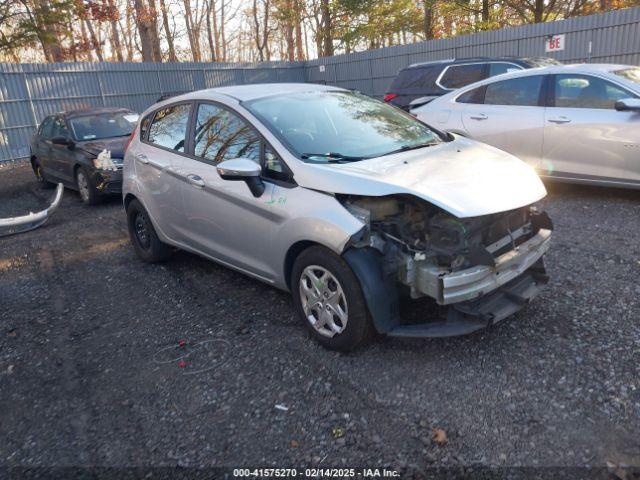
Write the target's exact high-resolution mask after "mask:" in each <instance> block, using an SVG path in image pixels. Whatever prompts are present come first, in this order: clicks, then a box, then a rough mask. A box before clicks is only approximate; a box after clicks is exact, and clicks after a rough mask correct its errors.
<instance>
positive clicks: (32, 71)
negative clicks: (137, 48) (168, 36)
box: [0, 8, 640, 162]
mask: <svg viewBox="0 0 640 480" xmlns="http://www.w3.org/2000/svg"><path fill="white" fill-rule="evenodd" d="M555 34H565V35H566V37H565V50H564V51H560V52H553V53H548V54H546V53H545V48H544V45H545V38H547V37H548V36H550V35H555ZM544 55H547V56H551V57H555V58H557V59H558V60H561V61H563V62H586V61H590V62H603V63H625V64H631V65H638V64H640V8H629V9H626V10H617V11H613V12H609V13H604V14H598V15H591V16H587V17H580V18H575V19H570V20H563V21H558V22H550V23H542V24H536V25H525V26H522V27H514V28H508V29H503V30H496V31H491V32H483V33H478V34H474V35H465V36H460V37H455V38H450V39H444V40H432V41H429V42H420V43H415V44H411V45H403V46H398V47H390V48H383V49H379V50H370V51H366V52H360V53H353V54H349V55H337V56H334V57H329V58H321V59H318V60H312V61H308V62H269V63H262V64H223V63H176V64H166V63H165V64H146V63H121V64H118V63H101V64H98V63H63V64H47V65H40V64H18V65H16V64H1V63H0V162H2V161H8V160H13V159H18V158H24V157H27V156H28V155H29V137H30V136H31V134H32V133H33V131H34V128H35V126H36V125H37V124H38V123H39V122H40V121H41V120H42V118H43V117H44V116H45V115H47V114H49V113H52V112H56V111H59V110H64V109H70V108H78V107H81V106H103V105H105V106H122V107H128V108H131V109H133V110H136V111H142V110H144V109H145V108H147V107H148V106H149V105H150V104H152V103H153V102H154V101H156V100H157V99H158V97H160V96H161V95H164V94H174V93H182V92H186V91H191V90H198V89H202V88H209V87H216V86H222V85H236V84H242V83H267V82H305V81H306V82H314V83H325V84H330V85H338V86H341V87H345V88H350V89H356V90H359V91H361V92H363V93H366V94H368V95H372V96H376V97H380V96H382V95H383V94H384V92H385V90H386V88H387V86H388V85H389V83H390V82H391V80H392V79H393V77H394V76H395V74H396V73H397V71H398V70H399V69H400V68H402V67H405V66H407V65H409V64H411V63H416V62H424V61H429V60H441V59H447V58H466V57H474V56H520V57H531V56H544Z"/></svg>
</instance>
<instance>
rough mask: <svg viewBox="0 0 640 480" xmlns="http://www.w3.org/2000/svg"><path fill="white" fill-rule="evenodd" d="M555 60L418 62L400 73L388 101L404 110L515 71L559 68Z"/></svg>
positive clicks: (495, 59) (392, 86)
mask: <svg viewBox="0 0 640 480" xmlns="http://www.w3.org/2000/svg"><path fill="white" fill-rule="evenodd" d="M559 64H560V63H559V62H558V61H557V60H554V59H553V58H544V57H543V58H512V57H503V58H500V57H497V58H486V57H485V58H465V59H450V60H438V61H434V62H423V63H414V64H413V65H409V66H408V67H407V68H403V69H402V70H400V71H399V72H398V75H396V78H394V79H393V81H392V82H391V86H390V87H389V89H388V90H387V92H386V94H385V96H384V101H385V102H389V103H391V104H392V105H395V106H396V107H400V108H402V109H403V110H410V109H411V108H416V107H418V106H420V105H424V104H425V103H428V102H430V101H431V100H433V99H434V98H437V97H439V96H440V95H444V94H445V93H449V92H451V91H452V90H455V89H457V88H460V87H464V86H465V85H469V84H470V83H475V82H477V81H479V80H484V79H485V78H489V77H493V76H495V75H501V74H503V73H508V72H512V71H520V70H525V69H528V68H536V67H543V66H548V65H559Z"/></svg>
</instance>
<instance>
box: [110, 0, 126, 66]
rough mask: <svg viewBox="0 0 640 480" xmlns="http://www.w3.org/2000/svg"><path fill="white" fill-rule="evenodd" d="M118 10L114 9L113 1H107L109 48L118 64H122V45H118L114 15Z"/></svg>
mask: <svg viewBox="0 0 640 480" xmlns="http://www.w3.org/2000/svg"><path fill="white" fill-rule="evenodd" d="M117 12H118V9H117V8H116V6H115V4H114V2H113V0H109V18H110V23H111V46H112V49H113V51H114V52H115V54H116V59H117V60H118V62H124V58H123V56H122V45H121V44H120V34H119V33H118V19H117V17H116V14H117Z"/></svg>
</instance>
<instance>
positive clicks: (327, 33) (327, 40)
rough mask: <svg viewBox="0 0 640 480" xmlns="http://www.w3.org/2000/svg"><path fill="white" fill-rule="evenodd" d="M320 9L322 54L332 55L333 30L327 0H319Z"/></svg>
mask: <svg viewBox="0 0 640 480" xmlns="http://www.w3.org/2000/svg"><path fill="white" fill-rule="evenodd" d="M320 9H321V12H322V43H323V48H322V50H323V52H322V54H323V56H325V57H330V56H331V55H333V31H332V25H331V9H330V7H329V0H320Z"/></svg>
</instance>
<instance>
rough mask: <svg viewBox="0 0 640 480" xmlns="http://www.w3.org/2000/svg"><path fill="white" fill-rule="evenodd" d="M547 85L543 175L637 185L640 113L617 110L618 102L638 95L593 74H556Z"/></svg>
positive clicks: (639, 163) (639, 165) (639, 158)
mask: <svg viewBox="0 0 640 480" xmlns="http://www.w3.org/2000/svg"><path fill="white" fill-rule="evenodd" d="M551 83H552V92H553V93H552V103H551V104H550V106H549V107H548V108H547V111H546V117H545V120H546V122H545V128H544V154H543V155H544V163H543V164H544V170H543V173H546V174H548V175H554V176H560V177H576V178H582V179H587V180H589V179H591V180H596V181H597V180H609V181H632V182H636V183H637V182H638V181H640V147H639V145H640V114H639V113H637V112H628V111H627V112H619V111H617V110H616V109H615V102H616V101H617V100H621V99H623V98H637V95H635V94H634V93H632V92H630V91H629V90H627V89H626V88H624V87H622V86H621V85H618V84H615V83H613V82H611V81H609V80H606V79H604V78H600V77H597V76H593V75H584V74H563V75H554V76H553V80H552V82H551Z"/></svg>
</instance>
